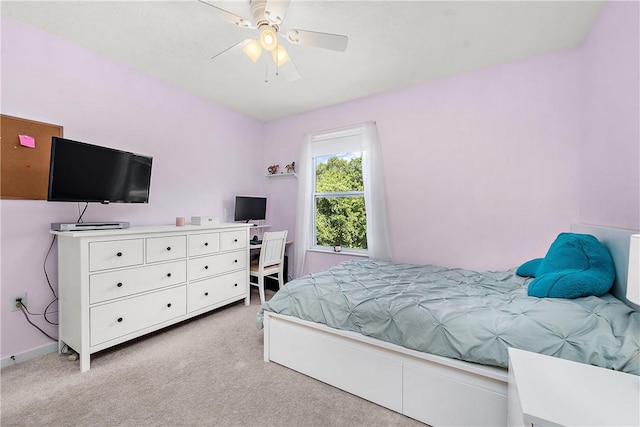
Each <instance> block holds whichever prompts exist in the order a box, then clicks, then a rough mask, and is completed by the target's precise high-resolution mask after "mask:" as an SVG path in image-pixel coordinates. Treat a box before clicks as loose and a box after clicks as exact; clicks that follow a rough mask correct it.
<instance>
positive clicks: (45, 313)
mask: <svg viewBox="0 0 640 427" xmlns="http://www.w3.org/2000/svg"><path fill="white" fill-rule="evenodd" d="M55 302H58V298H56V299H54V300H53V301H51V302H50V303H49V305H47V306H46V307H45V308H44V313H42V315H43V316H44V320H45V321H46V322H47V323H48V324H50V325H55V326H58V324H57V323H55V322H52V321H51V320H49V319H47V314H56V313H58V312H57V311H51V312H50V311H48V310H49V307H51V305H53V303H55Z"/></svg>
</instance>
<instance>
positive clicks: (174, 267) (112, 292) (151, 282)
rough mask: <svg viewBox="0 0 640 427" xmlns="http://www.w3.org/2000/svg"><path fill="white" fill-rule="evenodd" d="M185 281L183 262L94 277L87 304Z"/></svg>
mask: <svg viewBox="0 0 640 427" xmlns="http://www.w3.org/2000/svg"><path fill="white" fill-rule="evenodd" d="M186 281H187V261H186V260H183V261H175V262H170V263H165V264H157V265H151V266H148V267H139V268H131V269H127V270H116V271H108V272H105V273H96V274H92V275H90V276H89V302H90V303H91V304H95V303H98V302H102V301H108V300H110V299H114V298H121V297H126V296H129V295H133V294H137V293H140V292H144V291H150V290H153V289H159V288H163V287H166V286H171V285H177V284H179V283H183V282H186Z"/></svg>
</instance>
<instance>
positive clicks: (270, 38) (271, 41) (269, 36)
mask: <svg viewBox="0 0 640 427" xmlns="http://www.w3.org/2000/svg"><path fill="white" fill-rule="evenodd" d="M260 44H261V45H262V47H263V48H265V49H266V50H273V49H274V48H275V47H276V46H277V45H278V36H277V35H276V31H275V30H274V29H273V28H272V27H271V26H270V25H263V26H261V27H260Z"/></svg>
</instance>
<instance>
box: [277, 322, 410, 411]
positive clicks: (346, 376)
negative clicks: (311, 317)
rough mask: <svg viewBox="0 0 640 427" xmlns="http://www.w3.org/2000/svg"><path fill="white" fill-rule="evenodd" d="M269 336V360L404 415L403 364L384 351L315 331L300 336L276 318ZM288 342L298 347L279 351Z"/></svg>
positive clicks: (295, 330)
mask: <svg viewBox="0 0 640 427" xmlns="http://www.w3.org/2000/svg"><path fill="white" fill-rule="evenodd" d="M269 337H270V338H269V343H270V345H269V346H270V356H269V357H270V360H272V361H274V362H276V363H279V364H281V365H284V366H287V367H289V368H292V369H294V370H296V371H298V372H302V373H303V374H306V375H309V376H310V377H313V378H316V379H318V380H320V381H322V382H325V383H327V384H330V385H332V386H334V387H338V388H340V389H342V390H344V391H348V392H349V393H353V394H355V395H357V396H360V397H362V398H364V399H367V400H370V401H371V402H374V403H377V404H378V405H381V406H384V407H386V408H389V409H392V410H394V411H396V412H402V363H401V362H399V361H397V360H393V359H392V358H390V357H388V354H387V352H386V351H385V350H384V349H375V348H373V347H369V348H368V349H367V351H363V350H362V349H360V348H358V346H355V345H353V342H351V341H350V340H348V339H346V338H344V337H340V336H335V335H330V334H327V333H325V332H323V331H320V330H316V329H313V328H308V329H307V330H306V331H305V332H303V333H301V331H300V329H299V328H296V327H292V326H291V324H289V323H287V322H284V321H282V320H280V319H277V318H273V317H272V318H271V319H270V324H269ZM287 342H289V343H295V346H294V347H293V348H289V350H287V351H279V350H280V349H286V348H287V347H291V346H287V344H286V343H287ZM265 345H267V344H265Z"/></svg>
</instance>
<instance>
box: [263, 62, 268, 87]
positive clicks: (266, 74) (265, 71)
mask: <svg viewBox="0 0 640 427" xmlns="http://www.w3.org/2000/svg"><path fill="white" fill-rule="evenodd" d="M264 82H265V83H269V61H265V63H264Z"/></svg>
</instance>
